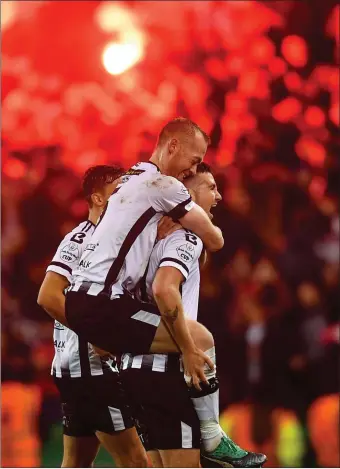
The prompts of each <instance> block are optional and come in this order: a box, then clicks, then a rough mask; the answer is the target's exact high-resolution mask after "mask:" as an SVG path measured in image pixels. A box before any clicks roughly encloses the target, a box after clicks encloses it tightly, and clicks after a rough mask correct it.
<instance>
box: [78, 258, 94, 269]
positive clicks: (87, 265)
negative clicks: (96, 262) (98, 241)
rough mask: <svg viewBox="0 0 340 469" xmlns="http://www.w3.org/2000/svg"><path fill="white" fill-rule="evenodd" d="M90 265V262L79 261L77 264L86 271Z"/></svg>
mask: <svg viewBox="0 0 340 469" xmlns="http://www.w3.org/2000/svg"><path fill="white" fill-rule="evenodd" d="M90 265H91V262H90V261H84V260H82V261H80V262H79V267H82V268H83V269H88V268H89V267H90Z"/></svg>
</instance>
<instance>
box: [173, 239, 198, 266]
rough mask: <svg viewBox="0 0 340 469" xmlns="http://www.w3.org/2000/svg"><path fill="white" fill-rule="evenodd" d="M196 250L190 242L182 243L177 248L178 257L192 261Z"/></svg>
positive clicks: (185, 260)
mask: <svg viewBox="0 0 340 469" xmlns="http://www.w3.org/2000/svg"><path fill="white" fill-rule="evenodd" d="M194 250H195V249H194V247H193V246H192V245H191V244H189V243H187V244H182V245H181V246H179V247H178V248H177V249H176V251H177V255H178V257H179V258H180V259H182V260H183V261H184V262H190V261H193V260H194Z"/></svg>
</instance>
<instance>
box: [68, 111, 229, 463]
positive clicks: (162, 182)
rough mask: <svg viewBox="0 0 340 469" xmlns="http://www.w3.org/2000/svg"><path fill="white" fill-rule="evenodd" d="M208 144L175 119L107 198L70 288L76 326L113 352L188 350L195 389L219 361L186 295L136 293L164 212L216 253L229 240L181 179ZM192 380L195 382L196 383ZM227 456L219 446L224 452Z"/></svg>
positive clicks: (189, 125)
mask: <svg viewBox="0 0 340 469" xmlns="http://www.w3.org/2000/svg"><path fill="white" fill-rule="evenodd" d="M208 143H209V138H208V136H207V135H206V134H205V133H204V132H203V131H202V130H201V129H200V128H199V127H198V126H197V125H196V124H195V123H193V122H192V121H190V120H189V119H184V118H178V119H174V120H173V121H170V122H169V123H168V124H166V126H165V127H164V128H163V130H162V131H161V133H160V135H159V139H158V142H157V146H156V148H155V151H154V153H153V155H152V157H151V159H150V161H149V162H146V163H137V164H136V165H135V166H133V167H132V168H131V169H130V170H129V171H128V172H127V173H126V175H125V176H124V177H123V181H122V184H120V185H119V186H118V188H117V189H116V191H115V192H114V194H113V195H112V196H111V197H110V199H109V200H108V203H107V205H106V207H105V209H104V211H103V214H102V216H101V219H100V221H99V222H98V224H97V226H96V229H95V231H94V233H93V235H92V238H91V245H92V246H93V250H87V251H85V252H84V253H83V255H82V258H81V261H80V264H79V267H78V269H76V271H75V272H74V281H73V284H72V286H71V287H70V289H69V290H68V292H67V294H66V305H65V313H66V319H67V322H68V323H69V325H70V327H71V328H72V329H73V330H74V331H75V332H76V333H77V334H79V336H80V337H82V338H83V339H84V340H87V341H88V342H90V343H92V344H95V345H96V346H98V347H100V348H102V349H104V350H108V351H109V352H112V353H124V352H126V351H129V352H130V353H133V354H144V353H178V350H180V352H181V354H182V361H183V367H184V372H185V375H186V377H187V379H188V381H189V382H191V383H192V384H193V385H194V386H195V388H196V389H198V390H201V384H202V383H206V384H207V385H208V384H209V383H208V379H209V371H207V372H206V370H205V364H207V365H208V366H209V369H210V371H212V370H214V363H213V360H212V359H211V358H210V357H209V356H207V354H205V353H204V352H203V351H202V347H201V348H200V347H199V345H198V344H196V343H195V334H196V330H195V329H196V327H193V324H192V322H189V321H187V320H186V319H185V316H184V311H183V307H182V302H181V297H180V295H172V296H171V297H170V296H169V297H167V298H164V299H163V300H162V301H158V302H157V306H158V307H156V306H155V305H154V304H150V303H145V302H143V301H141V300H140V299H138V298H136V297H134V296H133V293H134V291H135V289H136V287H137V285H138V284H139V282H140V281H141V280H142V278H143V276H144V273H145V270H146V268H147V264H148V262H149V259H150V256H151V252H152V249H153V246H154V243H155V241H156V235H157V224H158V222H159V220H160V219H161V217H162V216H163V215H164V214H167V215H169V216H170V217H171V218H172V219H173V220H178V221H179V222H180V224H181V225H182V226H183V227H184V228H186V229H189V230H192V231H193V232H194V233H195V234H196V235H198V237H199V238H200V239H201V240H202V242H203V244H204V245H205V247H206V248H207V249H208V250H210V251H217V250H219V249H221V248H222V246H223V242H224V241H223V236H222V233H221V230H220V229H219V228H217V227H216V226H214V225H213V224H212V222H211V220H210V218H209V216H208V215H207V214H206V213H205V212H204V210H203V209H202V208H201V207H199V206H198V205H197V204H195V203H194V202H193V201H192V200H191V197H190V195H189V193H188V191H187V189H186V188H185V186H184V185H183V184H182V182H181V181H183V180H184V179H185V178H186V177H189V176H192V175H194V174H195V173H196V170H197V166H198V164H199V163H201V162H202V160H203V158H204V155H205V153H206V150H207V146H208ZM191 383H190V384H191ZM224 455H226V454H225V453H223V451H222V452H221V454H220V455H219V457H220V458H223V456H224Z"/></svg>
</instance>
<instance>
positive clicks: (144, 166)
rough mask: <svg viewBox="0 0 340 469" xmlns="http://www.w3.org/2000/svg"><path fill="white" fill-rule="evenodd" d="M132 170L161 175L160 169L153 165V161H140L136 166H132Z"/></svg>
mask: <svg viewBox="0 0 340 469" xmlns="http://www.w3.org/2000/svg"><path fill="white" fill-rule="evenodd" d="M132 169H136V170H138V169H140V170H143V171H148V172H150V173H160V169H159V167H158V166H157V165H156V164H155V163H152V162H151V161H140V162H138V163H136V164H135V165H134V166H132Z"/></svg>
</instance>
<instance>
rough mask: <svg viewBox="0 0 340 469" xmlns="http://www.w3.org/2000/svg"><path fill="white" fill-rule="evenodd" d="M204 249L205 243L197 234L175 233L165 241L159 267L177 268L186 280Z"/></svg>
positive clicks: (179, 231)
mask: <svg viewBox="0 0 340 469" xmlns="http://www.w3.org/2000/svg"><path fill="white" fill-rule="evenodd" d="M202 249H203V243H202V241H201V239H200V238H198V237H197V236H196V235H195V234H193V233H191V232H187V231H185V230H178V231H175V232H174V233H172V234H171V235H170V236H168V237H167V238H165V240H164V246H163V252H162V256H161V260H160V263H159V267H166V266H169V267H175V268H176V269H178V270H179V271H180V272H181V273H182V274H183V276H184V278H185V280H186V279H187V278H188V275H189V272H190V268H191V266H192V265H193V264H194V263H195V262H196V261H197V260H198V259H199V257H200V255H201V253H202Z"/></svg>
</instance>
